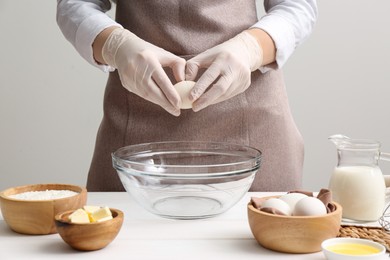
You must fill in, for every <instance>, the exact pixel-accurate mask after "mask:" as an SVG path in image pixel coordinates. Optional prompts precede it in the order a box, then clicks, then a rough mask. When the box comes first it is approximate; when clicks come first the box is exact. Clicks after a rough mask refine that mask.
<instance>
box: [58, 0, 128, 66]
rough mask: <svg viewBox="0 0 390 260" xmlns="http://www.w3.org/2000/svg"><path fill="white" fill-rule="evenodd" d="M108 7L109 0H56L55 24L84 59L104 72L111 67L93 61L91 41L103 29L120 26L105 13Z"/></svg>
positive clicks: (109, 4)
mask: <svg viewBox="0 0 390 260" xmlns="http://www.w3.org/2000/svg"><path fill="white" fill-rule="evenodd" d="M110 9H111V3H110V1H109V0H57V24H58V26H59V27H60V29H61V31H62V33H63V35H64V36H65V38H66V39H67V40H68V41H69V42H70V43H71V44H72V45H73V46H74V47H75V48H76V50H77V51H78V53H79V54H80V55H81V56H82V57H83V58H84V59H85V60H86V61H88V62H89V63H90V64H92V65H94V66H95V67H98V68H99V69H101V70H103V71H105V72H108V71H113V68H112V67H110V66H107V65H102V64H99V63H97V62H96V61H95V59H94V57H93V51H92V43H93V41H94V40H95V38H96V36H97V35H98V34H99V33H100V32H101V31H103V30H104V29H106V28H108V27H110V26H119V27H122V26H121V25H120V24H118V23H117V22H115V21H114V20H113V19H111V18H110V17H109V16H108V15H107V14H106V12H107V11H108V10H110ZM122 28H123V27H122Z"/></svg>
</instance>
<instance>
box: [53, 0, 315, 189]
mask: <svg viewBox="0 0 390 260" xmlns="http://www.w3.org/2000/svg"><path fill="white" fill-rule="evenodd" d="M116 4H117V5H116V21H114V20H112V19H111V18H109V17H108V16H107V15H105V12H106V11H107V10H109V9H110V8H111V4H110V2H109V0H89V1H82V0H73V1H70V0H58V8H57V22H58V24H59V27H60V28H61V30H62V32H63V34H64V35H65V37H66V38H67V39H68V40H69V41H70V42H71V43H72V44H73V45H74V46H75V48H76V50H77V51H78V52H79V53H80V54H81V55H82V56H83V57H84V58H85V59H86V60H87V61H89V62H90V63H91V64H93V65H94V66H96V67H99V68H101V69H102V70H103V71H111V73H110V75H109V78H108V82H107V86H106V92H105V96H104V117H103V120H102V123H101V125H100V128H99V132H98V135H97V140H96V146H95V152H94V156H93V160H92V164H91V168H90V172H89V175H88V183H87V188H88V190H90V191H98V190H99V191H113V190H123V187H122V185H121V183H120V181H119V178H118V177H117V175H116V174H115V172H114V169H113V168H112V166H111V155H110V154H111V152H113V151H115V150H116V149H117V148H119V147H122V146H126V145H130V144H136V143H144V142H155V141H169V140H174V141H178V140H196V141H221V142H230V143H238V144H243V145H249V146H253V147H256V148H258V149H259V150H261V151H262V153H263V161H262V166H261V170H260V172H259V173H258V174H257V176H256V179H255V181H254V182H253V185H252V187H251V190H262V191H270V190H277V191H286V190H292V189H297V188H300V185H301V177H302V166H303V140H302V137H301V135H300V133H299V131H298V129H297V128H296V125H295V123H294V120H293V118H292V115H291V112H290V108H289V105H288V99H287V95H286V90H285V86H284V81H283V77H282V71H281V70H280V68H281V67H282V66H283V64H284V63H285V62H286V60H287V59H288V57H289V56H290V55H291V54H292V52H293V51H294V49H295V48H296V47H297V46H298V45H299V44H301V43H302V42H303V41H304V40H305V39H306V38H307V37H308V36H309V34H310V32H311V30H312V28H313V25H314V23H315V21H316V18H317V6H316V2H315V0H306V1H303V0H297V1H289V0H285V1H282V0H269V1H264V7H265V10H266V12H267V14H266V15H265V16H264V17H262V18H261V19H260V20H258V18H257V14H256V5H255V0H240V1H237V0H218V1H217V0H211V1H210V0H198V1H195V0H164V1H158V0H150V1H142V0H133V1H130V0H118V1H117V3H116ZM115 69H116V70H115ZM182 80H195V81H196V84H195V86H194V88H193V89H192V92H191V94H190V99H191V101H193V109H192V110H180V109H179V107H180V104H181V100H180V96H179V95H178V93H177V92H176V91H175V89H174V87H173V84H175V83H176V82H178V81H182Z"/></svg>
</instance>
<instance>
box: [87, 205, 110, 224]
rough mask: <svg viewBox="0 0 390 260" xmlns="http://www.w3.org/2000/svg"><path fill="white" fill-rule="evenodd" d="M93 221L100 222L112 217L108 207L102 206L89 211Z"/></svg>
mask: <svg viewBox="0 0 390 260" xmlns="http://www.w3.org/2000/svg"><path fill="white" fill-rule="evenodd" d="M91 218H92V220H93V222H101V221H105V220H109V219H112V214H111V210H110V209H109V208H108V207H102V208H99V209H98V210H96V211H94V212H92V213H91Z"/></svg>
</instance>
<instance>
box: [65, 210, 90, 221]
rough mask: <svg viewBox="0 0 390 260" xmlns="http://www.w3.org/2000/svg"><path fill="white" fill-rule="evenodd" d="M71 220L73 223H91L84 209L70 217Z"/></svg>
mask: <svg viewBox="0 0 390 260" xmlns="http://www.w3.org/2000/svg"><path fill="white" fill-rule="evenodd" d="M69 220H70V222H72V223H78V224H84V223H89V216H88V213H87V212H85V211H84V210H83V209H78V210H76V211H74V212H73V213H72V214H70V215H69Z"/></svg>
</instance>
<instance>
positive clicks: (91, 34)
mask: <svg viewBox="0 0 390 260" xmlns="http://www.w3.org/2000/svg"><path fill="white" fill-rule="evenodd" d="M57 3H58V4H57V23H58V25H59V27H60V29H61V31H62V33H63V34H64V36H65V38H66V39H67V40H68V41H69V42H70V43H72V45H73V46H74V47H75V48H76V50H77V51H78V52H79V53H80V55H81V56H82V57H83V58H84V59H85V60H87V61H88V62H89V63H91V64H92V65H94V66H96V67H98V68H100V69H101V70H103V71H111V70H112V68H111V67H109V66H107V65H101V64H98V63H97V62H96V61H95V59H94V57H93V51H92V43H93V42H94V40H95V38H96V36H97V35H98V34H99V33H100V32H101V31H103V30H104V29H105V28H108V27H110V26H119V27H122V26H121V25H120V24H118V23H117V22H115V21H114V20H113V19H111V18H110V17H109V16H108V15H107V14H106V12H107V11H108V10H110V9H111V3H110V1H109V0H57ZM264 9H265V11H266V14H265V15H264V16H263V17H261V18H260V20H259V21H258V22H257V23H256V24H254V25H253V26H252V27H255V28H260V29H262V30H264V31H265V32H267V33H268V34H269V35H270V36H271V38H272V39H273V41H274V43H275V46H276V62H275V63H274V64H271V65H270V66H268V68H280V67H282V66H283V64H285V63H286V61H287V59H288V58H289V57H290V56H291V54H292V53H293V52H294V50H295V48H296V47H297V46H298V45H300V44H301V43H302V42H303V41H304V40H305V39H306V38H307V37H308V36H309V35H310V33H311V31H312V29H313V26H314V24H315V22H316V20H317V3H316V0H264ZM265 70H267V69H265Z"/></svg>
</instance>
